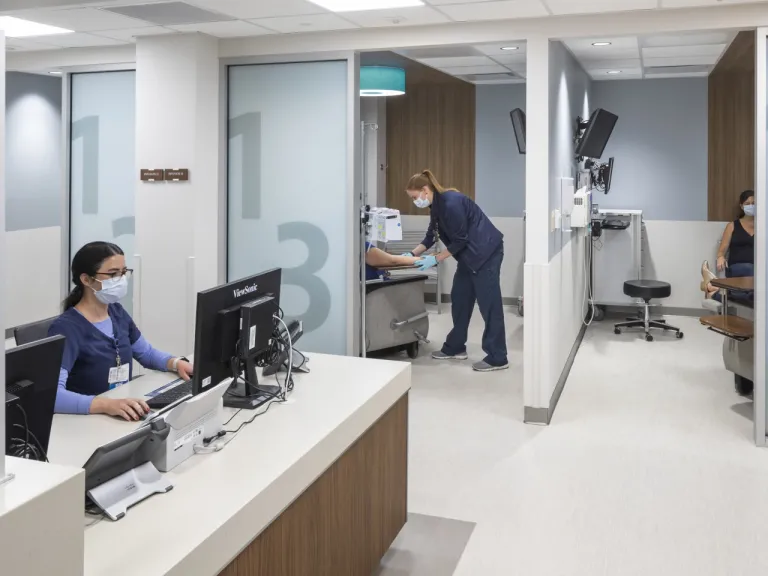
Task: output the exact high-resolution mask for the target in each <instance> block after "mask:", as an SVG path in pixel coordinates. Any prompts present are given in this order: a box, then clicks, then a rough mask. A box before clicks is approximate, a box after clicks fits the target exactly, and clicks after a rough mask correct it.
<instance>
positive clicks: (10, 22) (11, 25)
mask: <svg viewBox="0 0 768 576" xmlns="http://www.w3.org/2000/svg"><path fill="white" fill-rule="evenodd" d="M0 30H4V31H5V35H6V36H7V37H8V38H24V37H27V36H49V35H52V34H71V33H72V32H74V30H67V29H66V28H59V27H57V26H48V25H47V24H39V23H37V22H30V21H29V20H23V19H22V18H14V17H13V16H0Z"/></svg>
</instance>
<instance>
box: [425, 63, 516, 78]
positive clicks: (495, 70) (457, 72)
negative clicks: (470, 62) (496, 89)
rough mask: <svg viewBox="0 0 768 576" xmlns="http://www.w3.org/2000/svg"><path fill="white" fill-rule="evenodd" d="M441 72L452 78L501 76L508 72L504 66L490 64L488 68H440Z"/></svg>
mask: <svg viewBox="0 0 768 576" xmlns="http://www.w3.org/2000/svg"><path fill="white" fill-rule="evenodd" d="M440 70H441V71H442V72H445V73H446V74H451V75H453V76H462V75H464V74H499V73H501V74H503V73H504V72H509V70H507V69H506V68H504V66H500V65H499V64H492V65H489V66H459V67H454V68H440Z"/></svg>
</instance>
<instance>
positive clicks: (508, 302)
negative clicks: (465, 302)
mask: <svg viewBox="0 0 768 576" xmlns="http://www.w3.org/2000/svg"><path fill="white" fill-rule="evenodd" d="M424 301H425V302H426V303H427V304H436V303H437V295H436V294H435V293H434V292H427V293H426V294H424ZM442 302H443V304H450V303H451V295H450V294H443V298H442ZM518 302H520V298H519V297H517V296H516V297H509V296H505V297H502V299H501V303H502V305H504V306H517V304H518Z"/></svg>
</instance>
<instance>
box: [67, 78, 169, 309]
mask: <svg viewBox="0 0 768 576" xmlns="http://www.w3.org/2000/svg"><path fill="white" fill-rule="evenodd" d="M69 132H70V156H69V158H70V166H69V174H70V181H69V185H70V189H69V193H70V222H69V231H70V238H69V239H70V245H69V260H70V261H71V259H72V256H74V254H75V252H77V250H78V249H79V248H80V247H81V246H83V245H84V244H86V243H88V242H93V241H96V240H103V241H105V242H114V243H115V244H117V245H118V246H120V247H121V248H122V249H123V252H125V258H126V262H127V265H128V267H129V268H131V267H133V264H134V263H133V254H134V251H135V249H134V238H135V214H136V206H135V198H136V178H137V175H136V161H135V157H136V144H135V142H136V73H135V72H134V71H132V70H126V71H116V72H92V73H83V74H72V75H71V76H70V131H69ZM153 168H154V166H153ZM123 305H124V306H125V307H126V309H128V311H129V312H132V308H133V306H132V305H133V280H131V283H130V288H129V292H128V296H127V297H126V298H125V300H124V301H123Z"/></svg>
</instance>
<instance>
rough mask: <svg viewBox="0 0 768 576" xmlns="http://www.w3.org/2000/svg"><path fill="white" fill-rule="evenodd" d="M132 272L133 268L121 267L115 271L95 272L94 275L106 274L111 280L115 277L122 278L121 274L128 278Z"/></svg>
mask: <svg viewBox="0 0 768 576" xmlns="http://www.w3.org/2000/svg"><path fill="white" fill-rule="evenodd" d="M132 274H133V268H123V269H122V270H118V271H117V272H96V276H108V277H109V278H112V279H113V280H114V279H116V278H122V277H123V276H125V277H126V278H127V279H130V278H131V275H132Z"/></svg>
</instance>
